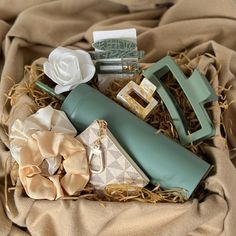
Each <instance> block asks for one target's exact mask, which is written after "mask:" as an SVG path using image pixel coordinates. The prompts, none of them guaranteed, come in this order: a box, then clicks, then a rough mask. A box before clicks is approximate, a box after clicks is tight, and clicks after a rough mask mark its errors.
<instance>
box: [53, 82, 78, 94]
mask: <svg viewBox="0 0 236 236" xmlns="http://www.w3.org/2000/svg"><path fill="white" fill-rule="evenodd" d="M73 86H74V84H72V85H71V84H69V85H63V86H62V85H56V87H55V88H54V91H55V93H56V94H60V93H64V92H66V91H69V90H71V89H72V87H73Z"/></svg>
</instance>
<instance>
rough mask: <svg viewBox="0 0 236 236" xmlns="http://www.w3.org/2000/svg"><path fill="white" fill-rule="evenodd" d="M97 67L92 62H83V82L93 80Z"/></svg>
mask: <svg viewBox="0 0 236 236" xmlns="http://www.w3.org/2000/svg"><path fill="white" fill-rule="evenodd" d="M95 71H96V70H95V67H94V65H91V64H83V65H81V74H82V77H83V80H82V81H83V83H86V82H88V81H89V80H91V79H92V78H93V76H94V74H95Z"/></svg>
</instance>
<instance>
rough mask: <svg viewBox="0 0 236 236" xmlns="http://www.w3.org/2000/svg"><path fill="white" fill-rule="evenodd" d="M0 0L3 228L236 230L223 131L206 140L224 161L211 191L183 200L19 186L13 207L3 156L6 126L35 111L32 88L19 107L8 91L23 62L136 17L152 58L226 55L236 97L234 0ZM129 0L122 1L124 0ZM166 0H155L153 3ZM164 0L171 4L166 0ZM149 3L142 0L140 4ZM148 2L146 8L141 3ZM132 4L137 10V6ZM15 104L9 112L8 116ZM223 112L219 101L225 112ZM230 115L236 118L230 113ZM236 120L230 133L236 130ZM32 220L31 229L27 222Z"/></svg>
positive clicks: (44, 231) (209, 65) (195, 234)
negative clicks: (30, 190) (57, 195)
mask: <svg viewBox="0 0 236 236" xmlns="http://www.w3.org/2000/svg"><path fill="white" fill-rule="evenodd" d="M136 2H138V1H133V0H120V1H118V0H117V1H116V0H114V1H113V2H111V1H110V2H109V1H105V0H100V1H96V0H79V1H78V0H65V1H47V0H1V1H0V42H1V45H2V50H1V51H0V73H1V83H0V114H1V115H2V121H1V125H2V126H1V128H0V138H1V141H2V142H1V143H0V189H1V193H0V199H1V201H0V235H3V236H5V235H30V234H31V235H40V236H44V235H45V236H46V235H47V236H48V235H50V236H54V235H70V236H77V235H83V236H89V235H99V236H110V235H113V236H115V235H129V236H130V235H147V236H151V235H155V236H156V235H158V236H167V235H169V236H184V235H189V236H199V235H207V236H208V235H209V236H213V235H214V236H215V235H225V236H234V235H236V224H235V222H236V202H235V197H236V170H235V166H234V165H233V164H232V162H235V159H236V152H233V151H228V150H227V149H225V147H224V144H223V141H222V139H220V138H219V137H220V129H219V126H217V135H218V136H217V137H218V138H217V137H216V138H215V139H214V142H213V145H212V146H211V147H207V148H205V151H206V159H207V160H208V161H209V162H211V163H214V164H215V165H216V173H215V174H214V175H212V176H211V177H209V178H208V179H207V188H208V190H209V192H210V193H209V195H208V196H206V198H205V199H204V200H203V201H201V202H199V201H198V200H197V199H193V200H190V201H188V202H186V203H184V204H167V203H160V204H156V205H152V204H141V203H135V202H132V203H105V207H103V206H101V204H100V203H99V202H92V201H87V200H79V201H62V200H58V201H34V200H32V199H30V198H28V197H26V196H25V194H23V193H22V192H21V191H20V190H18V191H16V192H15V193H14V194H13V193H10V194H9V197H10V199H9V207H10V209H11V212H12V214H10V213H6V211H5V209H4V205H5V203H4V194H3V189H4V171H3V169H4V163H5V161H6V159H7V158H8V157H9V155H10V154H9V150H8V146H9V140H8V137H7V135H6V134H5V132H4V128H8V127H9V125H10V124H11V123H12V122H13V121H14V120H15V119H16V118H18V117H26V116H27V115H29V114H30V111H29V110H27V106H24V105H23V104H27V103H31V102H32V101H31V100H30V99H29V98H28V97H27V96H25V97H23V98H22V99H20V100H19V101H18V102H17V104H16V105H15V106H14V107H13V108H12V107H10V105H9V104H8V105H7V106H4V104H5V97H4V94H5V93H7V92H8V90H9V89H10V88H11V86H12V85H13V83H12V82H11V81H10V80H9V79H7V76H10V77H11V78H13V79H14V81H15V82H20V81H21V80H22V79H23V67H24V65H25V64H31V63H32V62H33V61H34V60H35V59H37V58H39V57H47V55H48V54H49V52H50V51H51V50H52V49H53V48H55V47H57V46H59V45H62V46H73V47H76V48H81V49H85V50H89V49H90V48H91V42H92V32H93V31H94V30H111V29H121V28H128V27H135V28H136V29H137V32H138V47H139V48H140V49H142V50H145V51H146V56H145V58H144V60H143V61H144V62H155V61H156V60H158V59H160V58H161V57H163V56H165V55H166V53H167V51H168V50H175V51H181V50H184V49H188V56H189V57H190V58H194V57H196V55H197V54H199V55H203V54H204V53H206V52H209V53H212V54H214V55H215V56H216V58H217V60H218V61H219V62H220V63H221V64H222V70H221V71H220V73H219V75H218V77H216V79H215V80H214V86H218V85H221V86H230V85H232V86H233V87H232V89H231V90H230V91H229V92H227V93H226V96H227V100H228V101H229V102H230V101H232V100H234V99H236V93H235V90H236V78H235V76H236V38H235V35H236V3H235V2H234V1H233V0H224V1H223V0H207V1H206V0H179V1H171V2H172V4H166V2H167V1H161V0H159V1H158V0H156V1H154V0H145V1H140V3H137V4H136ZM121 3H122V5H121ZM155 3H156V4H158V5H157V8H154V9H152V8H153V7H154V4H155ZM164 3H165V4H164ZM142 4H143V6H142ZM142 8H143V9H148V8H150V9H149V10H145V11H142ZM130 12H132V13H130ZM215 65H216V62H215V60H214V59H210V58H209V57H206V56H202V57H201V60H200V62H199V69H200V70H201V71H202V72H203V73H207V75H208V76H209V79H211V78H213V77H214V76H215V74H216V68H215ZM9 114H10V119H9V120H8V121H7V120H5V119H6V118H7V117H8V115H9ZM220 115H221V112H220V110H219V109H217V108H215V110H214V119H215V120H216V121H218V122H219V119H220ZM222 115H223V120H224V124H225V126H226V129H227V133H228V142H229V145H230V148H235V147H236V136H235V133H236V122H235V121H236V120H235V119H236V118H235V115H236V103H232V104H231V106H230V107H229V108H228V109H227V110H226V111H225V112H224V114H222ZM230 120H231V121H232V122H231V121H230ZM230 130H232V133H233V134H232V133H231V131H230ZM26 228H27V231H26Z"/></svg>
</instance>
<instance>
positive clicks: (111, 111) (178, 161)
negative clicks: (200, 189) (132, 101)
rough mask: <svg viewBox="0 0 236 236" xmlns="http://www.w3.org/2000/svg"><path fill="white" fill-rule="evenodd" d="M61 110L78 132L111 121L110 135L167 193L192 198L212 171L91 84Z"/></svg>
mask: <svg viewBox="0 0 236 236" xmlns="http://www.w3.org/2000/svg"><path fill="white" fill-rule="evenodd" d="M61 110H63V111H64V112H65V113H66V114H67V116H68V118H69V119H70V120H71V122H72V123H73V125H74V126H75V127H76V129H77V130H78V132H82V131H83V130H84V129H86V128H87V127H88V126H89V125H90V124H91V123H92V122H93V121H94V120H96V119H103V120H105V121H107V123H108V128H109V129H110V131H111V132H112V133H113V135H114V136H115V137H116V139H117V140H118V141H119V143H120V144H121V146H122V147H123V148H124V149H125V150H126V151H127V153H128V154H129V155H130V156H131V157H132V158H133V160H134V161H135V162H136V163H137V164H138V165H139V166H140V168H141V169H142V170H143V171H144V172H145V173H146V174H147V176H148V177H149V178H150V181H151V183H152V184H154V185H158V184H160V185H161V187H162V188H164V189H171V188H183V189H185V190H186V196H187V197H189V196H190V195H191V194H192V192H193V191H194V189H195V188H196V186H197V185H198V184H199V182H200V181H201V179H202V178H203V177H204V176H205V175H206V173H207V172H208V170H209V168H210V165H209V164H208V163H207V162H205V161H203V160H202V159H200V158H199V157H197V156H196V155H195V154H193V153H192V152H190V151H188V150H187V149H185V148H184V147H183V146H181V145H179V144H178V143H176V142H175V141H173V140H171V139H170V138H168V137H166V136H165V135H163V134H161V133H157V130H156V129H155V128H153V127H152V126H150V125H148V124H147V123H145V122H144V121H142V120H141V119H140V118H138V117H136V116H135V115H134V114H132V113H131V112H129V111H127V110H126V109H124V108H123V107H121V106H120V105H118V104H116V103H115V102H113V101H112V100H111V99H109V98H107V97H106V96H105V95H103V94H102V93H100V92H99V91H97V90H96V89H94V88H92V87H90V86H89V85H87V84H81V85H79V86H77V87H76V88H75V89H74V90H72V91H71V92H70V94H69V95H68V96H67V98H66V99H65V101H64V102H63V104H62V107H61Z"/></svg>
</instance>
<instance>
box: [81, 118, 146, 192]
mask: <svg viewBox="0 0 236 236" xmlns="http://www.w3.org/2000/svg"><path fill="white" fill-rule="evenodd" d="M77 138H78V139H79V140H80V141H81V142H82V143H83V144H84V145H85V146H86V147H87V153H88V160H89V165H90V171H91V177H90V183H91V184H92V185H93V186H94V187H95V188H96V189H103V188H104V187H105V186H106V185H107V184H131V185H136V186H141V187H144V186H145V185H147V184H148V183H149V179H148V177H147V176H146V175H145V174H144V173H143V171H142V170H141V169H140V168H139V167H138V165H137V164H136V163H135V162H134V161H133V160H132V159H131V157H130V156H129V155H128V154H127V153H126V151H125V150H124V149H123V148H122V147H121V146H120V144H119V143H118V141H117V140H116V139H115V137H114V136H113V135H112V133H111V132H110V131H109V130H108V128H107V123H106V122H105V121H103V120H95V121H94V122H93V123H92V124H91V125H90V126H89V127H88V128H87V129H86V130H84V131H83V132H82V133H81V134H80V135H79V136H77Z"/></svg>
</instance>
